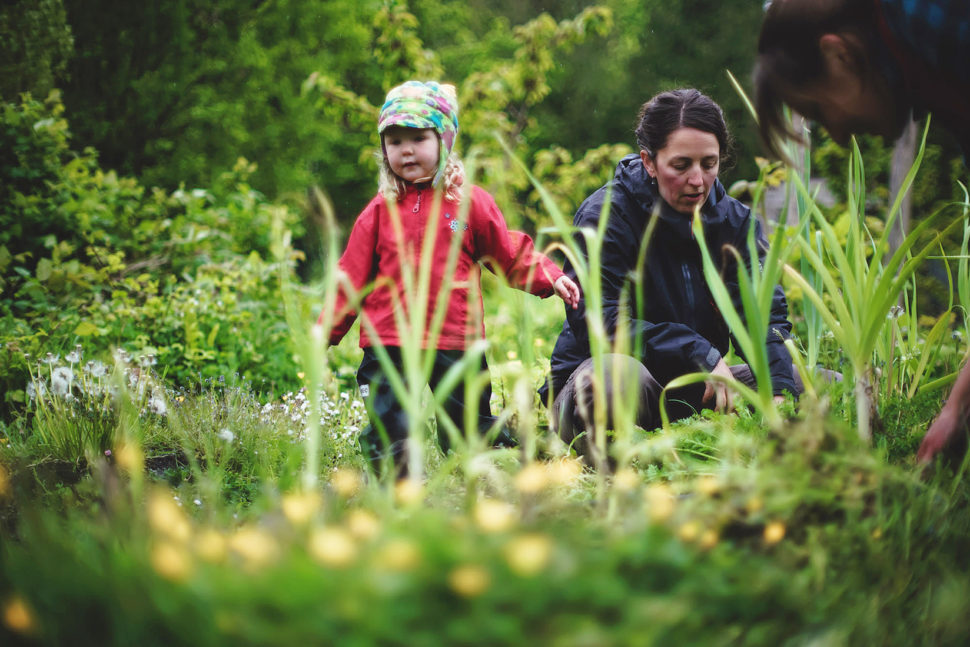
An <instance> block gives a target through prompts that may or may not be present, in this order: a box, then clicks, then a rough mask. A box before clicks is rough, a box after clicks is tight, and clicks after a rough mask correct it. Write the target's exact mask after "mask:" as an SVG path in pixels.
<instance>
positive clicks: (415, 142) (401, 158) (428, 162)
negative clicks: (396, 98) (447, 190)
mask: <svg viewBox="0 0 970 647" xmlns="http://www.w3.org/2000/svg"><path fill="white" fill-rule="evenodd" d="M440 151H441V145H440V144H439V143H438V133H436V132H435V131H434V129H433V128H407V127H405V126H391V127H390V128H388V129H387V130H385V131H384V153H385V154H386V155H387V163H388V165H389V166H390V167H391V170H392V171H394V174H395V175H397V176H398V177H399V178H401V179H402V180H404V181H406V182H428V181H430V180H431V178H433V177H434V174H435V171H437V170H438V157H439V155H440Z"/></svg>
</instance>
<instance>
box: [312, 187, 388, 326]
mask: <svg viewBox="0 0 970 647" xmlns="http://www.w3.org/2000/svg"><path fill="white" fill-rule="evenodd" d="M375 204H376V203H375V202H371V204H370V205H368V206H367V208H366V209H364V211H363V212H361V214H360V216H358V217H357V221H356V222H355V223H354V226H353V228H352V229H351V230H350V236H349V237H348V239H347V247H346V249H344V253H343V255H342V256H341V257H340V260H339V261H338V262H337V270H338V272H339V274H338V276H337V300H336V303H335V305H334V318H333V321H334V325H333V329H332V330H331V331H330V344H331V345H336V344H339V343H340V340H341V339H343V337H344V335H346V334H347V331H348V330H350V327H351V326H352V325H353V324H354V321H355V320H356V319H357V309H356V307H355V306H356V304H358V303H359V302H360V299H361V298H362V296H361V292H363V291H364V289H365V288H366V286H367V284H368V283H370V282H371V281H373V279H374V275H375V273H376V270H377V254H376V249H377V232H378V228H377V215H378V214H377V208H376V206H375ZM324 315H326V313H325V312H321V313H320V317H319V318H318V319H317V322H318V323H319V322H321V321H323V318H324Z"/></svg>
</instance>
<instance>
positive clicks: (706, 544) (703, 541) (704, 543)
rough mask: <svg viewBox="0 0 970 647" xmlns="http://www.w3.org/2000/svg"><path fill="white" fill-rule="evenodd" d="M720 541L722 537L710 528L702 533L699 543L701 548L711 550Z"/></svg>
mask: <svg viewBox="0 0 970 647" xmlns="http://www.w3.org/2000/svg"><path fill="white" fill-rule="evenodd" d="M719 539H720V536H718V534H717V531H716V530H711V529H710V528H708V529H707V530H705V531H704V532H702V533H701V538H700V539H699V540H698V542H697V543H698V544H700V547H701V548H703V549H705V550H710V549H711V548H714V547H715V546H717V542H718V540H719Z"/></svg>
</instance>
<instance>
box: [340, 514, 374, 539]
mask: <svg viewBox="0 0 970 647" xmlns="http://www.w3.org/2000/svg"><path fill="white" fill-rule="evenodd" d="M347 529H348V530H350V534H352V535H353V536H354V537H356V538H357V539H362V540H367V539H373V538H374V537H376V536H377V533H379V532H380V531H381V522H380V521H378V519H377V517H375V516H374V515H373V514H371V513H370V512H367V511H366V510H352V511H351V512H350V514H348V515H347Z"/></svg>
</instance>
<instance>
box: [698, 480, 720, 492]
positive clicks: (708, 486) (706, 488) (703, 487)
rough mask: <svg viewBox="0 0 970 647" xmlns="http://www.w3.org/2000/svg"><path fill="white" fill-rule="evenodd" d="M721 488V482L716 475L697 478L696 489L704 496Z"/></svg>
mask: <svg viewBox="0 0 970 647" xmlns="http://www.w3.org/2000/svg"><path fill="white" fill-rule="evenodd" d="M720 490H721V482H720V481H719V480H718V478H717V477H716V476H702V477H700V478H699V479H697V491H698V492H700V493H701V494H703V495H705V496H713V495H715V494H717V493H718V492H719V491H720Z"/></svg>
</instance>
